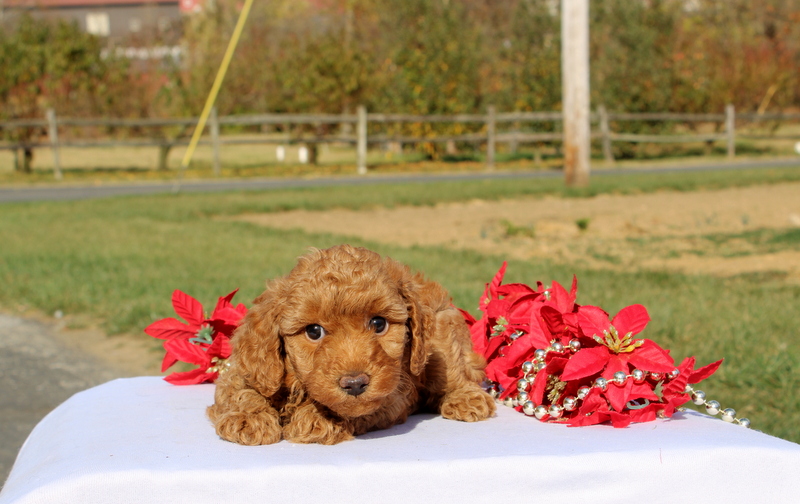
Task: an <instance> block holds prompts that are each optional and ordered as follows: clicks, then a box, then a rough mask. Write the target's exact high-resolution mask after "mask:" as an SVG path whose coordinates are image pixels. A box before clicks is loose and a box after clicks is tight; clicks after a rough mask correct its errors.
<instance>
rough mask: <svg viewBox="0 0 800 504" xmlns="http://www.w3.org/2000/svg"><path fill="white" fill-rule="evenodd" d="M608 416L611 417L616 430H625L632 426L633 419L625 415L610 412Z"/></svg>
mask: <svg viewBox="0 0 800 504" xmlns="http://www.w3.org/2000/svg"><path fill="white" fill-rule="evenodd" d="M608 414H609V415H610V416H611V425H613V426H614V428H615V429H624V428H625V427H627V426H629V425H630V424H631V417H630V416H628V415H627V414H625V413H617V412H616V411H610V412H609V413H608Z"/></svg>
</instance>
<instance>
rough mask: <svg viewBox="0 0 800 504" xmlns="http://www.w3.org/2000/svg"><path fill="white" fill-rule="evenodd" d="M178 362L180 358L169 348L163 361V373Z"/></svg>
mask: <svg viewBox="0 0 800 504" xmlns="http://www.w3.org/2000/svg"><path fill="white" fill-rule="evenodd" d="M176 362H178V358H177V357H175V356H174V355H172V354H171V353H170V352H169V350H167V353H165V354H164V360H162V361H161V372H162V373H163V372H164V371H166V370H167V369H169V368H170V367H172V365H173V364H175V363H176Z"/></svg>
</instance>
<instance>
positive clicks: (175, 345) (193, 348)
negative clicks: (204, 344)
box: [164, 339, 211, 369]
mask: <svg viewBox="0 0 800 504" xmlns="http://www.w3.org/2000/svg"><path fill="white" fill-rule="evenodd" d="M164 348H166V349H167V352H169V353H170V354H172V355H173V356H175V357H177V358H178V359H179V360H181V361H183V362H188V363H191V364H197V365H198V366H205V367H204V368H203V369H206V368H208V367H209V366H208V365H209V364H210V362H211V357H209V356H208V354H206V352H205V351H204V350H203V349H202V348H200V346H198V345H195V344H192V343H189V341H188V340H185V339H172V340H167V341H165V342H164Z"/></svg>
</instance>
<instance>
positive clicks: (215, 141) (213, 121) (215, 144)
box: [209, 107, 220, 177]
mask: <svg viewBox="0 0 800 504" xmlns="http://www.w3.org/2000/svg"><path fill="white" fill-rule="evenodd" d="M209 121H210V124H209V126H210V129H211V147H212V148H213V150H214V175H216V176H218V177H219V174H220V162H219V117H217V107H211V115H210V116H209Z"/></svg>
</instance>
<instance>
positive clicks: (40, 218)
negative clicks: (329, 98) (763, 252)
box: [0, 169, 800, 441]
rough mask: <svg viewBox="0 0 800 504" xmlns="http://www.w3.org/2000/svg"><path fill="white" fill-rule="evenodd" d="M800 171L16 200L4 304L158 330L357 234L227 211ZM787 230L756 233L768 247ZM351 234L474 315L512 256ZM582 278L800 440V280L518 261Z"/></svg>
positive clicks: (710, 390)
mask: <svg viewBox="0 0 800 504" xmlns="http://www.w3.org/2000/svg"><path fill="white" fill-rule="evenodd" d="M797 180H800V170H796V169H780V170H778V169H775V170H766V169H762V170H751V171H736V172H708V173H692V174H670V175H666V174H662V175H655V174H641V175H629V176H625V177H612V176H607V177H597V178H595V179H594V181H593V186H592V188H590V189H587V190H583V191H577V192H572V191H565V190H564V189H563V187H562V186H561V182H560V180H525V181H520V180H515V181H478V182H449V183H431V184H394V185H383V184H375V185H366V186H356V187H332V188H319V189H295V190H280V191H266V192H235V193H225V194H181V195H177V196H173V195H159V196H148V197H126V198H115V199H107V200H86V201H76V202H44V203H19V204H5V205H0V244H1V245H0V281H2V284H3V288H2V289H0V308H2V309H5V310H10V311H13V310H15V309H16V308H17V307H25V308H28V309H35V310H39V311H41V312H43V313H46V314H52V313H53V312H54V311H56V310H62V311H64V312H65V313H67V314H74V315H78V316H80V317H82V318H83V319H90V320H92V321H99V322H101V324H102V326H103V327H104V328H105V329H106V331H107V332H108V333H109V334H111V335H112V336H111V337H141V338H147V336H145V335H144V334H143V333H142V332H141V329H142V328H144V327H145V326H146V325H147V324H149V323H150V322H152V321H153V320H155V319H158V318H161V317H165V316H171V315H172V307H171V305H170V295H171V293H172V291H173V290H174V289H181V290H183V291H185V292H187V293H189V294H191V295H193V296H195V297H196V298H198V299H199V300H200V301H201V302H203V303H204V304H205V305H206V306H210V305H211V306H213V303H214V301H215V300H216V298H217V297H218V296H220V295H223V294H226V293H227V292H229V291H230V290H232V289H234V288H237V287H238V288H240V289H241V290H240V294H239V295H238V296H237V298H236V299H237V300H239V301H242V302H245V303H246V304H248V305H249V304H250V302H251V300H252V299H253V298H254V297H255V296H256V295H257V294H258V293H260V292H261V290H262V289H263V287H264V282H265V280H266V279H268V278H271V277H275V276H278V275H281V274H284V273H286V272H287V271H288V270H289V269H290V268H291V267H292V265H293V264H294V261H295V258H296V257H297V256H298V255H300V254H302V253H304V252H305V251H306V249H307V248H308V247H311V246H315V247H327V246H330V245H334V244H337V243H341V242H342V241H343V238H341V237H337V236H332V235H320V234H307V233H303V232H299V231H279V230H272V229H265V228H263V227H258V226H256V225H252V224H248V223H242V222H231V221H230V220H223V219H216V218H215V217H217V216H226V215H236V214H241V213H245V212H265V211H280V210H285V209H289V208H309V209H325V208H332V207H348V208H364V207H372V206H378V205H401V204H414V205H427V204H434V203H436V202H438V201H456V200H469V199H472V198H485V199H499V198H504V197H517V196H529V197H538V196H541V195H544V194H555V195H562V196H565V197H577V196H581V197H583V196H591V195H593V194H597V193H601V192H627V193H632V192H647V191H656V190H694V189H698V188H704V187H728V186H737V185H747V184H754V183H778V182H783V181H797ZM779 238H781V237H780V236H778V235H775V236H772V235H770V236H768V237H767V236H764V237H760V236H759V237H754V238H753V239H754V240H756V239H758V240H765V242H767V243H768V242H770V240H772V241H774V240H778V239H779ZM790 238H792V239H793V240H794V236H793V235H792V236H790ZM716 239H720V240H723V239H724V238H723V237H717V238H716ZM349 241H350V242H351V243H354V244H358V245H364V246H368V247H370V248H372V249H375V250H377V251H378V252H381V253H384V254H389V255H391V256H393V257H395V258H396V259H398V260H401V261H403V262H406V263H408V264H410V265H411V266H412V267H414V268H416V269H419V270H422V271H424V272H426V273H427V274H428V276H430V277H431V278H432V279H434V280H437V281H439V282H441V283H442V284H444V285H445V286H446V287H447V288H448V289H449V290H450V291H451V293H452V295H453V297H454V301H455V303H456V304H457V305H459V306H462V307H465V308H467V309H469V310H471V311H472V312H473V313H474V312H475V308H476V306H477V303H478V298H479V296H480V294H481V293H482V291H483V286H484V284H485V282H487V281H489V280H490V279H491V278H492V276H493V275H494V273H495V272H496V270H497V269H498V268H499V266H500V264H501V262H502V260H503V258H504V254H503V251H502V250H498V251H497V254H496V255H493V256H488V255H481V254H478V253H475V252H454V251H451V250H446V249H443V248H435V247H410V248H409V247H400V246H387V245H380V244H374V243H366V242H359V241H354V240H349ZM790 241H791V240H790ZM795 242H796V240H794V241H792V243H795ZM573 274H576V275H577V276H578V279H579V286H580V287H579V297H578V302H579V303H582V304H597V305H599V306H602V307H604V308H605V309H606V310H608V311H610V312H612V313H614V312H616V311H618V310H619V309H621V308H622V307H624V306H626V305H629V304H633V303H641V304H644V305H645V306H647V307H648V309H649V311H650V314H651V317H652V319H653V321H652V322H651V324H650V326H649V327H648V328H647V330H646V331H645V333H644V336H645V337H648V338H650V339H653V340H655V341H656V342H658V343H659V344H661V345H662V346H664V347H666V348H670V349H671V350H672V355H673V356H674V357H675V359H676V360H678V361H680V360H681V359H682V358H683V357H686V356H690V355H694V356H696V357H697V358H698V362H699V363H700V364H705V363H708V362H711V361H714V360H717V359H719V358H722V357H724V358H725V364H724V365H723V367H722V369H721V370H720V371H719V372H718V373H717V374H716V375H715V376H714V377H712V378H711V379H710V380H709V381H708V382H707V383H705V384H704V385H703V386H702V387H701V388H702V389H703V390H705V391H706V392H707V394H708V396H709V398H711V399H717V400H719V401H720V402H721V403H722V404H723V406H724V407H733V408H735V409H736V410H737V411H738V412H739V415H740V416H746V417H748V418H750V419H751V421H752V424H753V427H754V428H757V429H759V430H763V431H765V432H768V433H771V434H774V435H777V436H780V437H784V438H786V439H790V440H793V441H800V427H798V426H799V425H800V395H798V394H796V393H795V391H796V390H797V389H798V387H799V386H800V338H798V336H800V317H798V316H797V307H798V306H800V286H798V285H794V284H789V283H787V282H785V281H784V280H783V279H782V278H780V277H773V276H770V275H768V274H764V275H743V276H737V277H731V278H715V277H709V276H701V275H697V276H687V275H678V274H672V273H664V272H640V271H630V272H622V273H621V272H612V271H602V270H583V269H579V268H575V267H570V266H569V265H566V266H565V265H555V264H551V263H548V262H545V261H539V262H536V263H527V262H520V261H510V264H509V268H508V273H507V275H506V281H507V282H524V283H530V284H533V283H535V282H536V281H537V280H542V281H544V282H546V283H549V282H551V281H552V280H557V281H559V282H561V283H565V284H566V283H568V282H570V281H571V278H572V275H573ZM113 335H116V336H113Z"/></svg>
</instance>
